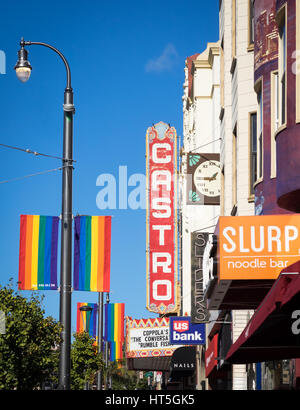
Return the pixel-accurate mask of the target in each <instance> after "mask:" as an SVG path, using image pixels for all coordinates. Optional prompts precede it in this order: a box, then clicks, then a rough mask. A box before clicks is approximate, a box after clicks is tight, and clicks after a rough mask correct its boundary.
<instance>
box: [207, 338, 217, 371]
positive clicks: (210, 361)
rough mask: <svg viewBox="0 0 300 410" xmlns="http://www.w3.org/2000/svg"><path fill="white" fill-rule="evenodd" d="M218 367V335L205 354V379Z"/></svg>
mask: <svg viewBox="0 0 300 410" xmlns="http://www.w3.org/2000/svg"><path fill="white" fill-rule="evenodd" d="M217 365H218V334H216V335H215V336H214V337H213V338H212V340H211V342H210V344H209V345H208V347H207V350H206V352H205V377H208V376H209V375H210V373H211V372H212V371H213V370H214V369H216V367H217Z"/></svg>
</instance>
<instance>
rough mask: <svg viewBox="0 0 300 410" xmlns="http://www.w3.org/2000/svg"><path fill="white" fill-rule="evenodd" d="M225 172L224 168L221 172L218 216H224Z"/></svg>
mask: <svg viewBox="0 0 300 410" xmlns="http://www.w3.org/2000/svg"><path fill="white" fill-rule="evenodd" d="M224 194H225V170H224V166H223V167H222V170H221V204H220V205H221V207H220V215H225V195H224Z"/></svg>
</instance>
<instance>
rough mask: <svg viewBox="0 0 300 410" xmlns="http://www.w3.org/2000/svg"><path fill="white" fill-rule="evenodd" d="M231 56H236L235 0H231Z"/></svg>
mask: <svg viewBox="0 0 300 410" xmlns="http://www.w3.org/2000/svg"><path fill="white" fill-rule="evenodd" d="M231 4H232V27H231V35H232V58H235V57H236V37H237V0H232V3H231Z"/></svg>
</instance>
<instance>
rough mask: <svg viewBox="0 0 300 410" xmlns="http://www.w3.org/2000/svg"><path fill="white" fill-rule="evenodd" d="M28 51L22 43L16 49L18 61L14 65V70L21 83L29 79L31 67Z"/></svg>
mask: <svg viewBox="0 0 300 410" xmlns="http://www.w3.org/2000/svg"><path fill="white" fill-rule="evenodd" d="M27 58H28V51H27V50H26V49H25V48H24V45H21V48H20V50H19V51H18V61H17V64H16V65H15V70H16V74H17V77H18V79H19V80H20V81H22V83H26V81H28V80H29V77H30V74H31V70H32V67H31V65H30V63H29V61H28V59H27Z"/></svg>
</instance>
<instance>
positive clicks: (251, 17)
mask: <svg viewBox="0 0 300 410" xmlns="http://www.w3.org/2000/svg"><path fill="white" fill-rule="evenodd" d="M253 3H254V0H249V22H248V24H249V26H248V27H249V28H248V42H249V46H251V45H253V44H254V5H253Z"/></svg>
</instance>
